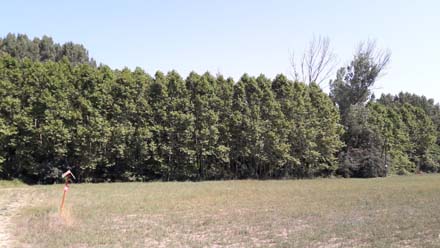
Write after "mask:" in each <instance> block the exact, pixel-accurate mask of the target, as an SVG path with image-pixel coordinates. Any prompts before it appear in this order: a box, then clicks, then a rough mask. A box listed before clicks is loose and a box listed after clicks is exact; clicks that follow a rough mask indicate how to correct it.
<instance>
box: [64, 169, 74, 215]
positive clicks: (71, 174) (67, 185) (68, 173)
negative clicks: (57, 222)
mask: <svg viewBox="0 0 440 248" xmlns="http://www.w3.org/2000/svg"><path fill="white" fill-rule="evenodd" d="M70 177H73V178H75V176H74V175H73V173H72V172H71V171H70V170H68V171H66V172H65V173H64V174H63V178H64V179H65V180H66V183H65V184H64V192H63V198H62V199H61V206H60V214H62V213H63V209H64V202H65V200H66V195H67V191H68V190H69V180H70Z"/></svg>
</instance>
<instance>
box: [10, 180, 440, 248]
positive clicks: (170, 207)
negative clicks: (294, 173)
mask: <svg viewBox="0 0 440 248" xmlns="http://www.w3.org/2000/svg"><path fill="white" fill-rule="evenodd" d="M32 188H33V191H32V192H33V196H32V199H33V200H32V201H31V202H30V205H29V206H28V207H26V208H24V209H23V210H22V212H21V217H20V218H19V219H18V220H17V225H18V227H17V235H18V237H19V239H20V241H21V242H22V243H23V244H27V245H29V246H31V247H48V248H51V247H440V245H439V244H440V239H439V234H440V211H439V210H440V209H439V206H440V176H439V175H424V176H406V177H390V178H385V179H383V178H381V179H317V180H296V181H252V180H249V181H221V182H200V183H191V182H185V183H180V182H179V183H177V182H176V183H174V182H171V183H112V184H81V185H72V187H71V190H70V191H69V194H68V196H67V200H66V211H65V212H64V215H63V216H60V215H59V212H58V211H59V209H58V208H59V203H60V200H61V195H62V186H61V185H51V186H33V187H32Z"/></svg>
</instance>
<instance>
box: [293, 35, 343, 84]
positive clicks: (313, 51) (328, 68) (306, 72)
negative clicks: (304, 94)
mask: <svg viewBox="0 0 440 248" xmlns="http://www.w3.org/2000/svg"><path fill="white" fill-rule="evenodd" d="M336 65H337V59H336V55H335V54H334V53H333V51H332V50H331V49H330V39H329V38H328V37H321V36H319V37H318V38H316V37H313V39H312V40H311V41H310V43H309V46H308V49H307V50H306V51H305V52H304V53H303V56H302V57H301V60H300V65H299V69H298V64H297V63H296V59H295V56H294V53H292V55H291V66H292V69H293V71H294V74H295V75H296V76H295V80H299V79H300V78H301V79H302V81H303V82H305V83H312V82H314V83H317V84H318V85H321V84H322V83H323V82H324V81H326V80H328V79H329V78H330V74H331V73H332V72H333V71H334V69H335V68H336ZM299 70H300V71H299Z"/></svg>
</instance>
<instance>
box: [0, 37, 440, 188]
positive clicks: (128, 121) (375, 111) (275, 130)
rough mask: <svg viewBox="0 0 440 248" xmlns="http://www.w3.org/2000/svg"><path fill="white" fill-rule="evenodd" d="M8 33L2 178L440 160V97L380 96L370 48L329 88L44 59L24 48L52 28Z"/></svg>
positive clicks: (0, 74) (106, 177) (391, 166)
mask: <svg viewBox="0 0 440 248" xmlns="http://www.w3.org/2000/svg"><path fill="white" fill-rule="evenodd" d="M12 36H14V35H8V36H7V37H6V38H5V39H2V40H0V51H2V52H0V53H1V55H0V176H1V178H20V179H22V180H25V181H28V182H34V183H35V182H37V183H51V182H54V181H57V180H59V176H60V174H61V172H63V171H65V170H66V169H72V170H73V171H74V173H75V175H77V176H78V179H79V181H82V182H84V181H86V182H87V181H91V182H95V181H148V180H165V181H167V180H210V179H215V180H218V179H236V178H237V179H243V178H257V179H267V178H312V177H327V176H334V175H340V176H344V177H376V176H385V175H386V174H387V173H395V174H407V173H416V172H437V171H438V170H439V166H440V147H439V144H440V138H439V135H438V131H439V130H440V108H439V105H438V104H435V103H434V101H433V100H430V99H426V98H425V97H423V96H417V95H414V94H409V93H401V94H399V95H397V96H392V95H382V96H381V97H380V98H378V99H376V98H375V97H374V96H373V95H372V94H371V91H370V89H371V85H372V84H373V83H374V81H375V79H376V77H377V76H378V75H379V72H380V63H379V62H381V61H378V60H375V59H374V57H372V56H371V53H370V54H369V50H368V49H364V50H362V49H361V50H359V51H358V52H357V53H356V55H355V56H354V57H353V61H352V62H351V64H350V65H348V66H347V67H344V68H341V69H340V70H339V71H338V73H337V76H336V79H334V80H332V81H331V83H330V94H326V93H325V92H323V91H322V89H321V88H320V87H319V85H318V84H316V83H315V82H310V83H307V84H306V83H303V82H299V81H298V80H295V81H292V80H289V79H288V78H287V77H286V76H284V75H281V74H280V75H278V76H276V77H275V78H274V79H269V78H267V77H265V76H264V75H259V76H258V77H253V76H250V75H248V74H244V75H243V76H242V77H241V78H240V79H239V80H238V81H237V82H235V81H234V80H233V79H232V78H225V77H223V76H222V75H212V74H210V73H208V72H207V73H204V74H202V75H200V74H197V73H195V72H191V73H190V74H189V75H188V76H187V77H186V78H182V77H181V76H180V75H179V74H178V73H177V72H176V71H170V72H168V73H162V72H160V71H158V72H156V73H155V75H154V76H151V75H149V74H147V73H145V72H144V71H143V70H142V69H140V68H136V69H135V70H129V69H123V70H114V69H111V68H110V67H108V66H106V65H99V66H96V63H94V62H93V59H90V58H89V57H88V55H87V56H86V57H84V58H83V59H81V60H73V61H72V57H69V56H67V55H63V56H62V57H61V58H59V57H58V55H53V56H51V57H50V59H47V58H46V57H44V56H41V54H44V52H42V51H45V50H44V49H41V46H40V45H39V46H36V47H39V49H37V50H38V51H39V52H38V53H37V52H32V53H30V54H34V55H35V56H33V57H32V56H28V55H20V56H18V55H17V54H26V53H27V52H23V53H17V51H29V50H26V49H28V47H29V42H31V43H36V44H39V43H38V41H40V42H42V40H47V39H50V38H48V37H43V38H42V39H41V40H40V39H37V38H36V39H34V40H33V41H30V40H29V39H27V37H25V38H21V39H22V40H26V39H27V42H23V41H19V40H20V39H18V36H17V37H15V38H14V37H12ZM8 37H9V38H8ZM21 37H24V36H21ZM6 39H7V40H8V42H5V40H6ZM50 40H51V39H50ZM50 44H51V45H49V48H48V50H51V51H58V50H57V49H59V48H60V47H63V46H64V45H65V44H64V45H59V44H55V43H53V42H52V43H50ZM71 44H73V43H71ZM11 47H14V49H15V50H14V51H15V53H12V52H10V50H11ZM51 47H52V48H51ZM55 47H57V48H55ZM46 50H47V49H46ZM370 52H371V51H370ZM36 54H39V55H38V56H37V55H36ZM54 54H57V53H56V52H55V53H54ZM82 54H88V52H87V51H86V50H85V52H84V53H82ZM382 62H383V61H382ZM378 66H379V67H378ZM359 92H363V93H362V94H361V95H359ZM355 96H356V97H355ZM353 99H356V100H353Z"/></svg>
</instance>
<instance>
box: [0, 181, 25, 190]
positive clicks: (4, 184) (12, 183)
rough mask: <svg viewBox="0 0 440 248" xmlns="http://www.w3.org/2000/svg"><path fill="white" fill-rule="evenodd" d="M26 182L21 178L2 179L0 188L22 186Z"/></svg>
mask: <svg viewBox="0 0 440 248" xmlns="http://www.w3.org/2000/svg"><path fill="white" fill-rule="evenodd" d="M24 185H25V184H24V183H23V182H22V181H20V180H0V189H2V188H13V187H22V186H24Z"/></svg>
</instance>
